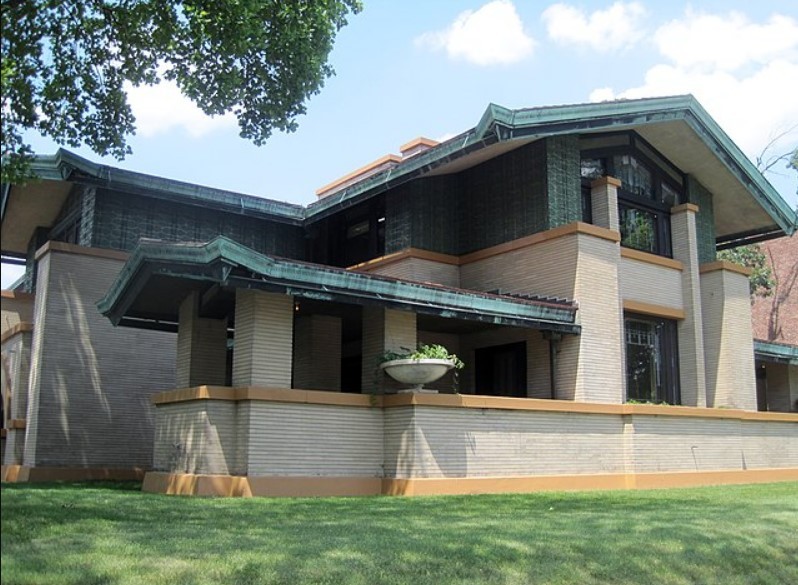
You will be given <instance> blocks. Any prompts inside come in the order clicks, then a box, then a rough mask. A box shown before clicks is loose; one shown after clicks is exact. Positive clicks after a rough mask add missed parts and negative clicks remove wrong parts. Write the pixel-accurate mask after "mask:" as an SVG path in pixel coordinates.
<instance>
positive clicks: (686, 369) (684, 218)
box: [671, 206, 707, 406]
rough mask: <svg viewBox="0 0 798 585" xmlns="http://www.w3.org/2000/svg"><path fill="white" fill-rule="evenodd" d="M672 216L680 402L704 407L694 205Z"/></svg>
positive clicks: (699, 292)
mask: <svg viewBox="0 0 798 585" xmlns="http://www.w3.org/2000/svg"><path fill="white" fill-rule="evenodd" d="M679 209H680V211H678V212H676V213H674V214H673V215H672V216H671V237H672V239H673V258H674V259H675V260H679V261H680V262H681V263H682V265H683V267H684V269H683V270H682V272H681V289H682V298H683V299H684V319H681V320H680V321H679V323H678V338H679V377H680V386H681V395H682V404H684V405H686V406H706V403H707V386H706V367H705V364H704V327H703V316H702V312H701V281H700V276H699V272H698V270H699V266H698V236H697V233H696V221H695V214H696V212H695V211H694V209H693V208H690V207H687V206H681V207H680V208H679Z"/></svg>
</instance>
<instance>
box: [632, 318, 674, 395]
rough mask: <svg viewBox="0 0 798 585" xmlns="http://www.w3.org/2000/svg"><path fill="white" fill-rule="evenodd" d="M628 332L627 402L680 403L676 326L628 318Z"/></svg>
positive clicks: (660, 320) (657, 320)
mask: <svg viewBox="0 0 798 585" xmlns="http://www.w3.org/2000/svg"><path fill="white" fill-rule="evenodd" d="M624 329H625V337H626V398H627V400H639V401H644V402H657V403H667V404H679V402H680V399H681V398H680V393H679V372H678V364H677V355H678V350H677V345H676V343H677V342H676V323H675V322H674V321H671V320H669V319H658V318H652V317H644V316H638V315H627V316H626V318H625V319H624Z"/></svg>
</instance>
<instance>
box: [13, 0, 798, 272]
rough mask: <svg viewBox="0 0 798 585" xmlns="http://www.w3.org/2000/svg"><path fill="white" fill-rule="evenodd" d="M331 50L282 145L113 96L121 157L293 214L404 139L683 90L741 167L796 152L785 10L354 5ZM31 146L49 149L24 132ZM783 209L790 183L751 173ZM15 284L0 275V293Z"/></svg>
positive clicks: (673, 2) (795, 44)
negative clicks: (528, 112)
mask: <svg viewBox="0 0 798 585" xmlns="http://www.w3.org/2000/svg"><path fill="white" fill-rule="evenodd" d="M363 4H364V9H363V11H362V12H361V13H359V14H357V15H354V16H350V18H349V24H348V25H347V26H346V27H345V28H343V29H342V30H341V31H340V32H339V33H338V36H337V38H336V42H335V48H334V49H333V51H332V53H331V54H330V64H331V65H332V66H333V67H334V69H335V71H336V75H335V76H334V77H332V78H330V79H328V80H327V82H326V84H325V87H324V88H322V90H321V92H320V93H319V94H318V95H316V96H313V97H312V98H311V99H310V100H309V101H308V102H307V113H306V115H304V116H302V117H300V118H299V119H298V123H299V128H298V130H297V131H296V132H294V133H289V134H283V133H276V134H274V135H273V136H272V137H271V138H270V139H269V141H268V142H267V143H266V144H265V145H264V146H261V147H257V146H254V145H253V144H252V143H250V142H248V141H247V140H245V139H243V138H240V137H239V135H238V126H237V123H236V120H235V118H233V117H232V116H223V117H216V118H210V117H207V116H205V115H203V114H202V113H201V112H200V111H199V110H198V109H197V108H196V107H195V106H194V105H193V104H192V103H191V102H190V101H188V100H187V99H186V98H184V97H182V96H181V94H180V92H179V91H178V90H177V88H176V87H174V86H171V85H169V84H166V83H162V84H160V85H158V86H155V87H149V88H148V87H143V88H132V87H131V88H129V91H128V96H129V99H130V103H131V106H132V108H133V112H134V114H135V116H136V119H137V128H138V132H137V134H136V136H134V137H132V138H131V140H130V145H131V147H132V148H133V154H132V155H129V156H128V157H127V158H126V159H125V160H123V161H118V160H116V159H113V158H105V159H103V158H101V157H99V156H97V155H95V154H94V153H92V152H91V151H89V150H88V149H71V150H73V151H74V152H77V153H78V154H81V155H82V156H85V157H86V158H89V159H90V160H93V161H96V162H100V163H103V164H108V165H111V166H115V167H119V168H125V169H129V170H133V171H138V172H143V173H148V174H152V175H157V176H162V177H168V178H171V179H177V180H182V181H188V182H191V183H197V184H201V185H207V186H211V187H217V188H221V189H227V190H230V191H235V192H239V193H247V194H251V195H256V196H261V197H268V198H271V199H277V200H280V201H289V202H292V203H300V204H308V203H310V202H312V201H314V200H315V199H316V196H315V191H316V189H318V188H319V187H322V186H324V185H326V184H328V183H330V182H332V181H334V180H335V179H337V178H339V177H341V176H343V175H345V174H347V173H349V172H351V171H352V170H354V169H356V168H359V167H361V166H363V165H365V164H368V163H370V162H371V161H373V160H375V159H378V158H380V157H381V156H383V155H385V154H388V153H398V152H399V147H400V146H401V145H402V144H405V143H406V142H408V141H410V140H412V139H413V138H416V137H418V136H425V137H428V138H432V139H436V140H443V139H446V138H449V137H451V136H454V135H456V134H459V133H461V132H463V131H465V130H467V129H469V128H471V127H473V126H475V125H476V124H477V122H478V121H479V119H480V117H481V116H482V114H483V112H484V111H485V109H486V108H487V106H488V104H490V103H496V104H499V105H502V106H505V107H509V108H522V107H535V106H545V105H558V104H570V103H586V102H597V101H603V100H609V99H618V98H637V97H648V96H662V95H676V94H684V93H692V94H693V95H695V96H696V98H697V99H698V100H699V101H700V102H701V104H702V105H703V106H704V108H705V109H706V110H707V111H708V112H709V114H710V115H711V116H712V117H713V118H714V119H715V120H716V121H717V122H718V123H719V124H720V125H721V127H722V128H723V129H724V130H725V131H726V133H727V134H729V136H730V137H731V138H732V140H734V141H735V142H736V144H737V145H738V146H739V147H740V148H741V149H742V151H743V152H744V153H745V154H746V155H748V156H749V157H750V158H751V159H752V160H754V161H756V158H757V157H758V156H760V155H762V153H763V151H765V149H766V147H768V145H770V147H769V148H767V150H766V151H765V154H766V156H765V158H769V157H770V156H773V155H780V154H783V153H785V152H787V151H790V150H792V149H794V148H795V147H796V146H798V3H797V2H795V0H783V1H782V0H760V1H758V2H751V1H750V0H746V1H738V0H718V1H715V0H707V1H698V2H692V3H685V2H679V1H678V0H668V1H654V0H648V1H645V0H641V1H630V2H626V1H618V2H608V1H585V0H583V1H578V2H576V1H574V2H547V1H537V0H493V1H485V0H477V1H462V0H457V1H456V0H435V1H429V0H427V1H423V2H422V1H417V0H402V1H392V2H389V1H387V0H363ZM27 139H28V140H29V141H30V143H31V144H32V146H33V147H34V150H35V151H36V152H38V153H40V154H52V153H53V152H55V150H56V149H57V148H58V145H57V144H55V143H53V142H51V141H49V140H46V139H43V138H41V137H39V136H35V135H28V136H27ZM766 176H767V178H768V179H769V180H770V182H771V183H772V184H773V185H774V187H776V189H777V190H778V191H779V193H780V194H781V195H782V197H783V198H784V199H785V200H786V201H787V202H788V203H789V204H790V205H791V207H793V208H795V207H796V206H797V205H798V194H796V191H798V173H795V172H792V171H789V170H787V169H786V168H785V164H784V163H779V164H777V165H775V166H774V167H773V169H772V170H771V171H770V172H768V173H767V174H766ZM16 274H17V272H16V271H14V270H13V269H10V268H9V267H8V266H5V265H4V266H3V278H2V285H3V286H4V287H5V286H7V285H8V284H9V283H10V282H12V281H13V280H14V278H15V277H16Z"/></svg>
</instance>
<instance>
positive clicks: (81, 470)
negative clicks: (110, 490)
mask: <svg viewBox="0 0 798 585" xmlns="http://www.w3.org/2000/svg"><path fill="white" fill-rule="evenodd" d="M144 476H145V470H144V469H142V468H140V467H119V468H117V467H29V466H27V465H3V466H2V470H0V479H1V480H2V481H4V482H8V483H26V482H38V481H141V480H143V479H144Z"/></svg>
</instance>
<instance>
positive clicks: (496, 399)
mask: <svg viewBox="0 0 798 585" xmlns="http://www.w3.org/2000/svg"><path fill="white" fill-rule="evenodd" d="M192 400H229V401H241V400H254V401H263V402H285V403H294V404H296V403H301V404H322V405H330V406H355V407H377V408H397V407H404V406H433V407H445V408H472V409H483V408H491V409H497V410H522V411H537V412H567V413H584V414H615V415H649V416H676V417H698V418H726V419H737V420H759V421H773V422H776V421H782V422H795V423H798V413H786V412H785V413H780V412H749V411H745V410H738V409H732V408H697V407H692V406H667V405H659V404H602V403H597V402H571V401H569V400H547V399H541V398H510V397H504V396H480V395H472V394H419V393H408V394H389V395H384V396H374V395H371V394H349V393H341V392H328V391H323V390H298V389H289V388H255V387H244V388H230V387H225V386H198V387H196V388H182V389H178V390H169V391H167V392H161V393H159V394H155V395H154V396H153V397H152V402H153V404H156V405H164V404H172V403H179V402H188V401H192Z"/></svg>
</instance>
